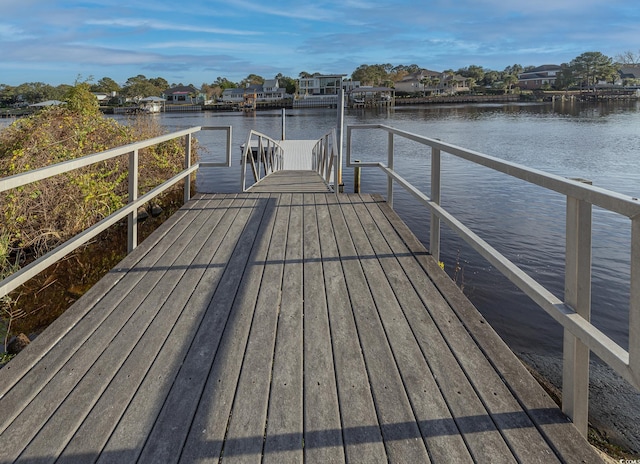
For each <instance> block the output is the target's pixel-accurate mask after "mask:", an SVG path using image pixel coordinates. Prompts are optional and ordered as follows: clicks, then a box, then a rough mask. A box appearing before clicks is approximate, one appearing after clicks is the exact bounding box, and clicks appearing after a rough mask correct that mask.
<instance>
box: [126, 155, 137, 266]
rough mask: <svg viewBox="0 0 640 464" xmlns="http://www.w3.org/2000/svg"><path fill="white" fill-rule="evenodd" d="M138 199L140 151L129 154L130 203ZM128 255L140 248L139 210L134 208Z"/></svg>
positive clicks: (130, 216)
mask: <svg viewBox="0 0 640 464" xmlns="http://www.w3.org/2000/svg"><path fill="white" fill-rule="evenodd" d="M137 199H138V150H137V149H136V150H133V151H132V152H131V153H129V203H133V202H134V201H136V200H137ZM127 228H128V231H127V253H131V252H132V251H133V250H134V249H135V248H136V247H137V246H138V209H137V208H134V210H133V211H131V212H130V213H129V216H128V218H127Z"/></svg>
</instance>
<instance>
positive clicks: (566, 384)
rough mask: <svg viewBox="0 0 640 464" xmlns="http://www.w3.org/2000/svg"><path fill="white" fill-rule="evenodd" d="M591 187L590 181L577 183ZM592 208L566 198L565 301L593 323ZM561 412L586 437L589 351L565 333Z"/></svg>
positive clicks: (569, 333)
mask: <svg viewBox="0 0 640 464" xmlns="http://www.w3.org/2000/svg"><path fill="white" fill-rule="evenodd" d="M576 180H579V181H581V182H584V183H588V184H591V182H590V181H586V180H582V179H576ZM591 218H592V206H591V204H590V203H587V202H585V201H582V200H578V199H576V198H572V197H567V224H566V229H567V231H566V257H565V290H564V300H565V303H566V304H567V305H569V306H570V307H571V308H573V309H574V310H575V311H576V313H577V314H578V315H579V316H581V317H583V318H584V319H586V320H587V321H589V320H590V319H591V227H592V226H591ZM562 369H563V373H562V411H563V412H564V413H565V414H567V415H568V416H569V417H570V418H571V420H572V421H573V423H574V425H575V426H576V428H577V429H578V431H579V432H580V433H581V434H582V435H583V436H585V437H586V436H587V430H588V425H589V347H588V346H586V345H585V344H584V343H582V342H581V341H580V340H578V339H577V338H576V337H575V336H574V335H573V334H572V333H571V332H569V331H568V330H567V329H565V330H564V348H563V364H562Z"/></svg>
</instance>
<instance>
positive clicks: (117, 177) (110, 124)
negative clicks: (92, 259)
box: [0, 83, 197, 322]
mask: <svg viewBox="0 0 640 464" xmlns="http://www.w3.org/2000/svg"><path fill="white" fill-rule="evenodd" d="M164 132H165V131H164V130H163V128H162V127H161V126H160V125H159V124H158V122H157V121H156V120H155V119H154V118H153V117H152V116H137V117H135V119H132V120H131V121H129V124H120V123H118V122H117V121H116V120H115V119H113V118H108V117H104V116H103V115H102V113H100V111H99V109H98V105H97V101H96V98H95V96H94V95H92V94H91V93H90V92H89V86H88V84H85V83H81V84H77V85H76V86H75V87H73V88H71V89H70V90H69V92H68V93H67V96H66V104H65V105H61V106H56V107H48V108H44V109H43V110H41V111H39V112H38V113H35V114H33V115H31V116H29V117H26V118H22V119H19V120H17V121H16V122H14V123H13V124H12V125H11V126H9V127H7V128H5V129H3V130H1V131H0V178H2V177H7V176H12V175H15V174H19V173H23V172H27V171H31V170H33V169H37V168H41V167H44V166H50V165H52V164H55V163H60V162H63V161H67V160H72V159H75V158H79V157H82V156H85V155H88V154H91V153H97V152H101V151H104V150H108V149H110V148H114V147H118V146H122V145H126V144H129V143H133V142H136V141H140V140H145V139H149V138H152V137H156V136H159V135H162V134H163V133H164ZM196 150H197V147H196V146H195V142H194V146H193V147H192V153H193V157H194V159H193V161H194V162H195V158H196V157H197V155H196ZM128 164H129V163H128V156H126V155H123V156H120V157H116V158H114V159H111V160H108V161H104V162H101V163H98V164H95V165H92V166H89V167H86V168H83V169H80V170H75V171H72V172H70V173H66V174H63V175H59V176H55V177H52V178H49V179H45V180H42V181H38V182H35V183H32V184H29V185H26V186H24V187H20V188H17V189H13V190H10V191H7V192H2V193H0V205H2V209H1V212H2V214H1V215H0V236H1V237H2V238H3V240H2V243H3V250H2V256H3V259H1V260H0V276H2V275H4V276H5V277H6V276H7V275H9V274H11V273H12V272H14V271H15V269H16V266H18V265H24V263H26V262H29V261H32V260H33V259H36V258H38V257H39V256H42V255H43V254H44V253H46V252H48V251H50V250H51V249H53V248H55V247H56V246H58V245H60V244H61V243H63V242H65V241H66V240H68V239H70V238H71V237H73V236H74V235H77V234H78V233H80V232H81V231H82V230H85V229H87V228H88V227H90V226H92V225H93V224H95V223H96V222H98V221H99V220H101V219H103V218H104V217H106V216H108V215H109V214H111V213H113V212H114V211H116V210H117V209H119V208H121V207H122V206H124V205H125V204H126V203H127V199H128V185H127V184H128ZM183 164H184V142H183V139H177V140H173V141H169V142H164V143H162V144H159V145H156V146H154V147H150V148H148V149H144V150H140V152H139V175H140V176H139V179H140V181H139V187H140V194H144V193H146V192H147V191H149V190H151V189H152V188H153V187H155V186H157V185H159V184H160V183H162V182H164V181H165V180H167V179H169V178H170V177H172V176H173V175H175V174H176V173H177V172H179V171H180V170H181V169H182V166H183ZM179 188H180V187H179V186H176V187H174V189H179ZM169 193H170V192H169ZM82 253H83V250H82V249H81V250H78V251H77V252H76V253H75V254H74V255H73V256H72V257H67V260H70V259H73V260H78V265H80V266H82V265H83V264H82V263H80V262H79V260H80V259H85V258H84V257H81V255H82ZM85 255H86V254H85ZM116 259H117V258H116ZM116 262H117V261H116ZM54 267H55V266H54ZM54 272H57V271H54ZM58 277H59V276H56V278H58ZM46 279H47V277H46V276H44V277H43V278H42V280H43V282H41V283H40V284H43V283H44V285H45V286H46V285H48V284H47V280H46ZM36 280H37V279H36ZM36 292H37V293H40V291H39V290H36ZM31 293H34V291H33V289H23V290H20V289H19V290H17V291H16V292H14V294H13V295H12V297H13V298H12V300H9V301H7V300H3V302H2V303H3V308H2V309H3V310H5V309H9V310H11V311H13V309H15V305H14V304H15V303H16V301H17V300H20V301H19V305H24V304H28V303H27V300H29V297H30V296H32V295H30V294H31ZM43 295H44V293H43ZM41 297H42V295H41ZM74 298H75V296H74ZM42 304H45V305H49V304H50V303H42ZM7 305H12V306H11V307H9V306H7ZM37 305H40V303H37ZM38 309H41V308H35V309H34V308H26V310H27V312H31V311H33V310H38ZM4 313H5V314H6V313H7V311H4ZM0 318H2V314H0ZM5 319H6V318H5ZM48 322H51V320H50V318H49V320H48Z"/></svg>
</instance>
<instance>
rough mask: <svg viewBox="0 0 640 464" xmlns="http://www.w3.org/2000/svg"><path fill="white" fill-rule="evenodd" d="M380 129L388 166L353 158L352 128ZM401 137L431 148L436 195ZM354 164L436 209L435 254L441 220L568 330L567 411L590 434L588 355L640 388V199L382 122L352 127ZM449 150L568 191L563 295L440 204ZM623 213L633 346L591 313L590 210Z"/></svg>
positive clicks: (565, 365)
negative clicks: (408, 175) (409, 172)
mask: <svg viewBox="0 0 640 464" xmlns="http://www.w3.org/2000/svg"><path fill="white" fill-rule="evenodd" d="M372 129H380V130H383V131H385V132H387V134H388V144H387V164H386V165H385V164H384V163H382V162H352V156H353V155H352V133H353V131H355V130H372ZM394 136H399V137H402V138H405V139H408V140H412V141H414V142H417V143H420V144H423V145H427V146H429V147H431V196H430V197H429V196H428V195H426V194H425V193H423V192H421V191H420V190H419V189H417V188H416V187H414V186H413V185H411V183H409V182H408V181H407V180H405V179H403V178H402V177H401V176H400V175H398V173H397V172H396V171H395V170H394V167H393V166H394ZM346 145H347V159H346V166H347V167H376V168H379V169H381V170H382V171H383V172H384V173H385V174H386V176H387V180H388V182H387V202H388V203H389V204H390V205H391V206H393V184H394V182H395V183H397V184H398V185H400V186H402V187H403V188H404V189H405V190H406V191H407V192H409V193H410V194H411V195H412V196H414V197H415V198H416V199H418V201H420V202H421V203H422V204H424V205H425V206H427V207H428V208H429V209H430V212H431V225H430V227H431V230H430V239H429V248H430V252H431V254H432V255H433V257H434V258H435V259H439V255H440V223H441V221H442V222H444V223H445V224H447V225H448V226H449V227H450V228H451V229H453V230H454V231H455V232H456V233H457V234H458V235H459V236H460V237H462V238H463V239H464V240H465V241H466V242H467V243H468V244H470V245H471V246H472V247H473V249H474V250H476V251H477V252H478V253H480V255H482V256H483V257H484V258H485V259H487V261H489V262H490V263H491V264H492V265H493V266H495V267H496V268H497V269H498V270H499V271H500V272H502V274H504V275H505V276H506V277H507V278H508V279H509V280H510V281H511V282H513V283H514V284H515V285H516V286H518V288H520V289H521V290H522V291H524V292H525V293H526V294H527V295H528V296H529V297H530V298H532V299H533V300H534V301H535V302H536V303H537V304H538V305H539V306H540V307H541V308H542V309H544V311H545V312H547V313H548V314H549V315H551V316H552V317H553V318H554V319H555V320H556V321H557V322H559V323H560V324H561V325H562V326H563V328H564V349H563V378H562V383H563V388H562V409H563V411H564V412H565V413H566V414H567V415H568V416H569V417H570V418H571V419H572V420H573V422H574V424H575V425H576V427H577V428H578V430H579V431H580V432H581V433H582V434H583V435H585V436H586V433H587V426H588V391H589V353H590V351H593V352H594V353H595V354H596V355H598V357H600V359H602V360H603V361H604V362H605V363H607V364H608V365H609V366H610V367H611V368H613V369H614V370H615V371H616V372H617V373H618V374H620V375H621V376H622V377H623V378H625V379H626V380H627V381H628V382H629V383H630V384H631V385H633V386H634V387H635V388H637V389H639V390H640V201H639V200H638V198H634V197H630V196H627V195H622V194H619V193H616V192H612V191H609V190H606V189H603V188H599V187H594V186H592V185H589V184H587V183H584V182H581V181H580V180H572V179H566V178H563V177H561V176H557V175H553V174H549V173H545V172H543V171H540V170H536V169H531V168H528V167H526V166H523V165H519V164H516V163H512V162H508V161H504V160H501V159H499V158H496V157H492V156H489V155H485V154H483V153H479V152H476V151H473V150H467V149H465V148H461V147H458V146H456V145H452V144H449V143H445V142H442V141H440V140H436V139H432V138H429V137H424V136H421V135H417V134H414V133H410V132H406V131H403V130H399V129H396V128H393V127H389V126H386V125H383V124H356V125H349V126H347V143H346ZM442 152H446V153H449V154H451V155H454V156H457V157H459V158H462V159H465V160H467V161H470V162H472V163H475V164H478V165H481V166H485V167H488V168H490V169H493V170H495V171H498V172H501V173H504V174H507V175H509V176H512V177H515V178H517V179H521V180H524V181H526V182H529V183H531V184H535V185H538V186H541V187H543V188H546V189H549V190H553V191H555V192H558V193H561V194H563V195H566V197H567V211H566V214H567V221H566V247H565V294H564V301H563V300H562V299H560V298H558V297H556V296H555V295H554V294H553V293H552V292H550V291H549V290H547V289H546V288H545V287H544V286H542V284H540V283H539V282H537V281H536V280H535V279H533V278H532V277H530V276H529V275H528V274H527V273H526V272H525V271H523V270H522V269H521V268H519V267H518V266H517V265H516V264H514V263H513V262H512V261H510V260H509V259H507V258H506V257H505V256H504V255H502V254H501V253H500V252H498V251H497V250H496V249H495V248H493V247H492V246H491V245H489V244H488V243H487V242H486V241H485V240H483V239H482V238H480V237H479V236H478V235H477V234H475V233H474V232H473V231H471V230H470V229H469V228H468V227H466V226H465V225H464V224H463V223H462V222H460V221H459V220H457V219H456V218H455V217H454V216H453V215H452V214H450V213H449V212H448V211H447V210H445V209H444V208H443V207H442V206H441V205H440V190H441V169H440V165H441V153H442ZM594 205H595V206H599V207H601V208H604V209H607V210H609V211H612V212H616V213H618V214H621V215H623V216H626V217H628V218H629V219H630V220H631V276H630V305H629V349H628V351H627V350H625V349H624V348H623V347H621V346H620V345H619V344H617V343H616V342H614V341H613V340H612V339H611V338H610V337H608V336H607V335H605V334H604V333H603V332H602V331H600V330H599V329H598V328H597V327H595V326H594V325H593V324H591V322H590V315H591V255H592V250H591V216H592V206H594Z"/></svg>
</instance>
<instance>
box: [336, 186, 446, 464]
mask: <svg viewBox="0 0 640 464" xmlns="http://www.w3.org/2000/svg"><path fill="white" fill-rule="evenodd" d="M353 198H354V197H353V196H351V195H349V200H350V202H351V207H352V209H353V212H354V214H355V217H356V218H357V219H358V222H359V223H360V227H361V228H362V230H363V232H364V234H365V236H366V238H367V241H368V242H369V245H370V246H371V249H372V252H373V255H374V256H376V262H377V263H378V266H379V267H380V270H381V271H382V273H383V274H384V275H385V277H386V272H385V269H384V266H383V265H382V263H381V262H380V258H379V257H378V251H376V249H375V247H374V244H373V242H372V241H371V238H370V234H369V233H368V232H367V228H366V227H365V225H364V224H363V222H362V219H361V217H360V214H365V212H362V213H360V214H358V210H357V208H356V207H355V203H354V202H353V200H352V199H353ZM357 198H359V199H360V201H361V202H362V203H363V204H364V198H363V196H362V195H361V194H358V195H357ZM369 198H371V197H370V196H369ZM363 207H364V209H365V211H366V214H367V215H369V216H371V213H370V212H369V209H368V208H367V207H366V206H363ZM371 219H372V222H373V223H374V224H375V227H376V230H377V231H378V233H379V235H380V236H381V237H382V239H383V240H384V242H385V243H387V246H388V248H389V250H390V254H393V255H394V259H395V260H396V262H397V263H398V266H399V267H400V268H401V269H403V268H402V265H401V264H400V262H399V261H398V259H397V257H396V256H395V252H394V250H393V248H391V246H390V245H389V243H388V242H387V237H386V236H385V235H384V233H382V231H381V230H380V229H379V227H378V225H377V224H376V221H375V220H374V218H373V217H372V216H371ZM403 271H404V269H403ZM365 279H366V280H367V283H368V282H369V279H368V278H367V275H366V274H365ZM387 282H388V284H389V288H390V290H391V292H392V293H393V295H394V297H395V300H396V303H397V305H398V308H399V309H400V313H401V314H402V316H403V317H404V320H405V321H406V323H407V326H408V327H409V330H411V333H412V335H413V337H414V340H415V342H416V346H418V348H420V344H419V343H418V340H417V337H416V335H415V332H414V330H413V327H412V326H411V324H410V323H409V321H408V319H407V316H406V314H405V310H404V308H403V306H402V305H401V304H400V301H399V300H398V296H397V294H396V290H395V288H394V287H393V285H391V282H389V280H388V278H387ZM409 283H410V284H411V282H409ZM411 285H412V284H411ZM372 297H373V294H372ZM373 301H374V306H375V307H376V313H377V314H378V319H379V320H380V325H381V326H382V330H383V331H384V334H385V337H386V339H387V345H388V347H389V351H390V352H391V356H392V357H393V361H394V363H395V367H396V371H397V373H398V377H399V378H400V381H401V382H402V386H403V388H404V391H405V395H406V397H407V402H408V404H409V406H410V407H411V413H412V415H413V419H414V420H415V422H416V425H417V426H418V430H419V431H420V434H421V438H422V442H423V443H424V446H425V449H426V451H427V455H428V456H429V459H430V460H431V462H434V460H433V456H432V454H431V451H430V449H429V446H428V444H427V442H426V436H425V434H424V433H423V432H422V429H421V427H420V422H419V421H418V417H417V414H416V409H415V406H414V404H413V401H411V397H410V395H409V393H408V388H407V383H406V381H405V378H404V376H403V375H402V372H401V370H400V366H399V365H398V357H397V353H396V351H395V350H394V349H393V346H392V343H391V337H390V336H389V333H388V331H387V327H386V326H385V324H384V323H383V322H382V316H381V315H380V308H379V307H378V304H377V303H376V302H375V298H373ZM420 351H421V353H422V349H421V348H420ZM422 357H423V358H425V364H427V367H428V368H429V370H430V372H431V375H432V377H434V376H433V370H432V368H431V365H430V364H429V363H428V362H426V357H425V356H424V353H422ZM438 389H439V390H440V391H442V389H441V388H440V385H439V384H438ZM447 408H449V405H448V404H447ZM449 412H451V411H449ZM452 417H453V415H452ZM456 427H457V424H456Z"/></svg>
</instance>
